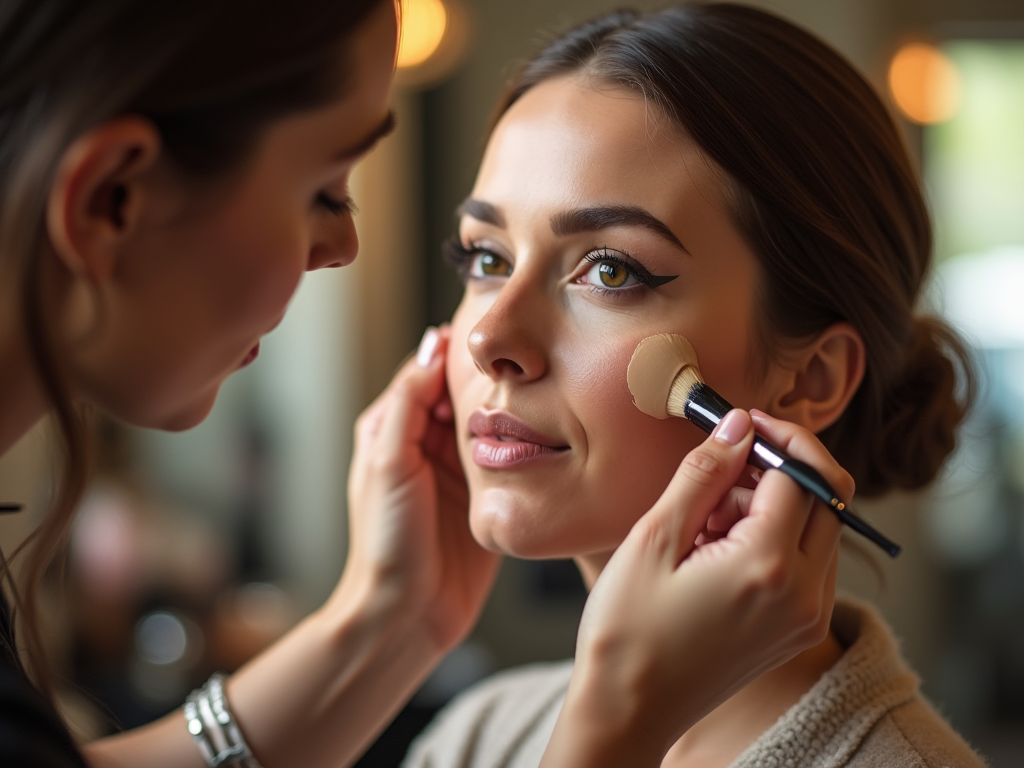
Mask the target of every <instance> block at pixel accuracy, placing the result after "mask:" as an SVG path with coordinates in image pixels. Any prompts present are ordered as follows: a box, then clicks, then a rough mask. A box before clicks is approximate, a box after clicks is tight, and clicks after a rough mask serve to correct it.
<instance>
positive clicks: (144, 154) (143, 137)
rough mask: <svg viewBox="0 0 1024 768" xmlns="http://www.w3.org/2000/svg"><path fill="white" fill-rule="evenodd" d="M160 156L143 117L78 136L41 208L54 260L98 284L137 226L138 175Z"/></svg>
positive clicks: (152, 128)
mask: <svg viewBox="0 0 1024 768" xmlns="http://www.w3.org/2000/svg"><path fill="white" fill-rule="evenodd" d="M159 155H160V133H159V131H157V129H156V127H155V126H154V125H153V124H152V123H151V122H150V121H149V120H146V119H145V118H141V117H121V118H116V119H114V120H110V121H108V122H106V123H103V124H102V125H99V126H97V127H96V128H94V129H92V130H91V131H89V132H88V133H86V134H84V135H83V136H80V137H79V138H78V139H76V140H75V141H74V143H73V144H72V145H71V146H70V147H68V149H67V150H66V151H65V152H64V154H63V156H62V157H61V160H60V163H59V164H58V166H57V172H56V174H55V176H54V181H53V185H52V187H51V188H50V194H49V197H48V199H47V206H46V229H47V234H48V235H49V239H50V244H51V245H52V246H53V250H54V252H55V253H56V255H57V258H58V259H59V261H60V262H61V263H62V264H63V265H64V266H65V267H66V268H67V269H68V271H69V272H70V273H71V274H72V275H75V276H78V277H83V278H85V279H87V280H90V281H92V282H102V281H103V280H105V279H107V278H109V277H110V276H111V274H113V271H114V265H115V264H116V262H117V259H118V256H119V255H120V254H121V252H122V251H123V249H124V246H125V244H126V243H127V241H128V240H129V239H130V238H131V236H132V235H133V234H134V232H135V230H136V228H137V227H138V224H139V219H140V217H141V209H142V197H143V194H142V184H141V183H140V182H141V177H142V175H143V174H144V172H145V171H146V170H148V169H149V168H151V167H152V166H153V164H154V162H155V161H156V159H157V158H158V157H159Z"/></svg>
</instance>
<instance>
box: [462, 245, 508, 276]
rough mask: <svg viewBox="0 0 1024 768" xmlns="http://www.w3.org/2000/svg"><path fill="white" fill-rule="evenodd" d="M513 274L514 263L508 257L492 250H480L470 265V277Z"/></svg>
mask: <svg viewBox="0 0 1024 768" xmlns="http://www.w3.org/2000/svg"><path fill="white" fill-rule="evenodd" d="M511 274H512V265H511V264H509V262H508V259H505V258H503V257H501V256H499V255H498V254H496V253H491V252H490V251H479V252H477V254H476V256H475V257H474V258H473V263H472V264H471V265H470V267H469V276H470V277H508V276H509V275H511Z"/></svg>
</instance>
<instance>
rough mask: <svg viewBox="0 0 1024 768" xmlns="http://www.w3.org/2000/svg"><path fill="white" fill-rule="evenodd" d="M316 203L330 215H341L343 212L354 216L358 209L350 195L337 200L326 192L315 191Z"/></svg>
mask: <svg viewBox="0 0 1024 768" xmlns="http://www.w3.org/2000/svg"><path fill="white" fill-rule="evenodd" d="M316 204H317V206H319V207H320V208H323V209H324V210H326V211H327V212H328V213H329V214H331V215H332V216H341V215H342V214H345V213H347V214H348V215H349V216H354V215H355V214H356V213H357V212H358V210H359V209H358V208H356V204H355V203H354V202H353V200H352V198H351V197H347V196H346V197H345V199H344V200H339V199H338V198H336V197H332V196H331V195H329V194H327V193H326V192H318V193H317V196H316Z"/></svg>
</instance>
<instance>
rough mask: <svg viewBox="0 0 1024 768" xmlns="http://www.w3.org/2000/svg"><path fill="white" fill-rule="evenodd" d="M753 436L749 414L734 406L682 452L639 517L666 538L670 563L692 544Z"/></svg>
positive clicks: (737, 472)
mask: <svg viewBox="0 0 1024 768" xmlns="http://www.w3.org/2000/svg"><path fill="white" fill-rule="evenodd" d="M753 442H754V424H753V422H752V421H751V419H750V414H749V413H747V412H746V411H742V410H738V409H737V410H732V411H729V413H727V414H726V415H725V418H724V419H722V421H721V422H719V424H718V426H717V427H715V430H714V431H713V432H712V433H711V435H710V436H709V437H708V439H707V440H705V441H704V442H703V443H702V444H701V445H699V446H697V447H696V448H694V449H693V450H692V451H690V453H688V454H687V455H686V458H684V459H683V462H682V463H681V464H680V465H679V469H678V470H676V474H675V476H674V477H673V478H672V481H671V482H670V483H669V485H668V488H666V489H665V492H664V493H663V494H662V495H661V498H660V499H658V501H657V502H656V503H655V505H654V507H652V508H651V511H650V512H648V513H647V514H646V515H645V516H644V517H643V518H642V519H641V520H642V521H643V522H644V524H645V525H648V526H653V527H654V530H652V531H650V533H654V534H656V540H658V541H661V542H663V543H664V546H665V550H664V553H663V556H664V557H666V558H667V559H670V560H671V564H672V567H673V568H674V567H675V566H677V565H678V564H679V563H680V562H682V560H683V559H685V558H686V556H687V555H688V554H689V553H690V551H691V550H692V549H693V546H694V541H695V540H696V538H697V534H699V533H700V532H701V530H703V528H704V526H705V524H706V523H707V520H708V516H709V515H710V514H711V513H712V511H714V509H715V508H716V507H717V506H718V505H719V502H721V500H722V498H723V497H724V496H725V495H726V494H727V493H728V492H729V490H730V489H731V488H732V487H733V486H734V485H736V483H737V481H738V480H739V479H740V476H741V475H742V474H743V470H744V468H745V467H746V466H747V457H748V456H749V455H750V448H751V446H752V444H753Z"/></svg>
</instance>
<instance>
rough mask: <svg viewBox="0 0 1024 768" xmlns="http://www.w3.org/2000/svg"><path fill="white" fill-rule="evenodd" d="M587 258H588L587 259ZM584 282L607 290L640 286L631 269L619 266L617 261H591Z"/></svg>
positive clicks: (623, 265) (622, 265)
mask: <svg viewBox="0 0 1024 768" xmlns="http://www.w3.org/2000/svg"><path fill="white" fill-rule="evenodd" d="M588 258H589V257H588ZM584 282H586V283H588V284H589V285H592V286H594V287H595V288H599V289H601V288H603V289H609V290H625V289H626V288H632V287H633V286H634V285H640V280H638V279H637V276H636V274H635V273H634V272H633V270H632V269H630V268H629V267H627V266H626V265H625V264H620V263H619V261H618V260H617V259H610V258H609V259H600V260H597V259H595V260H593V261H592V262H591V265H590V268H589V269H588V270H587V274H586V276H585V277H584Z"/></svg>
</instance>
